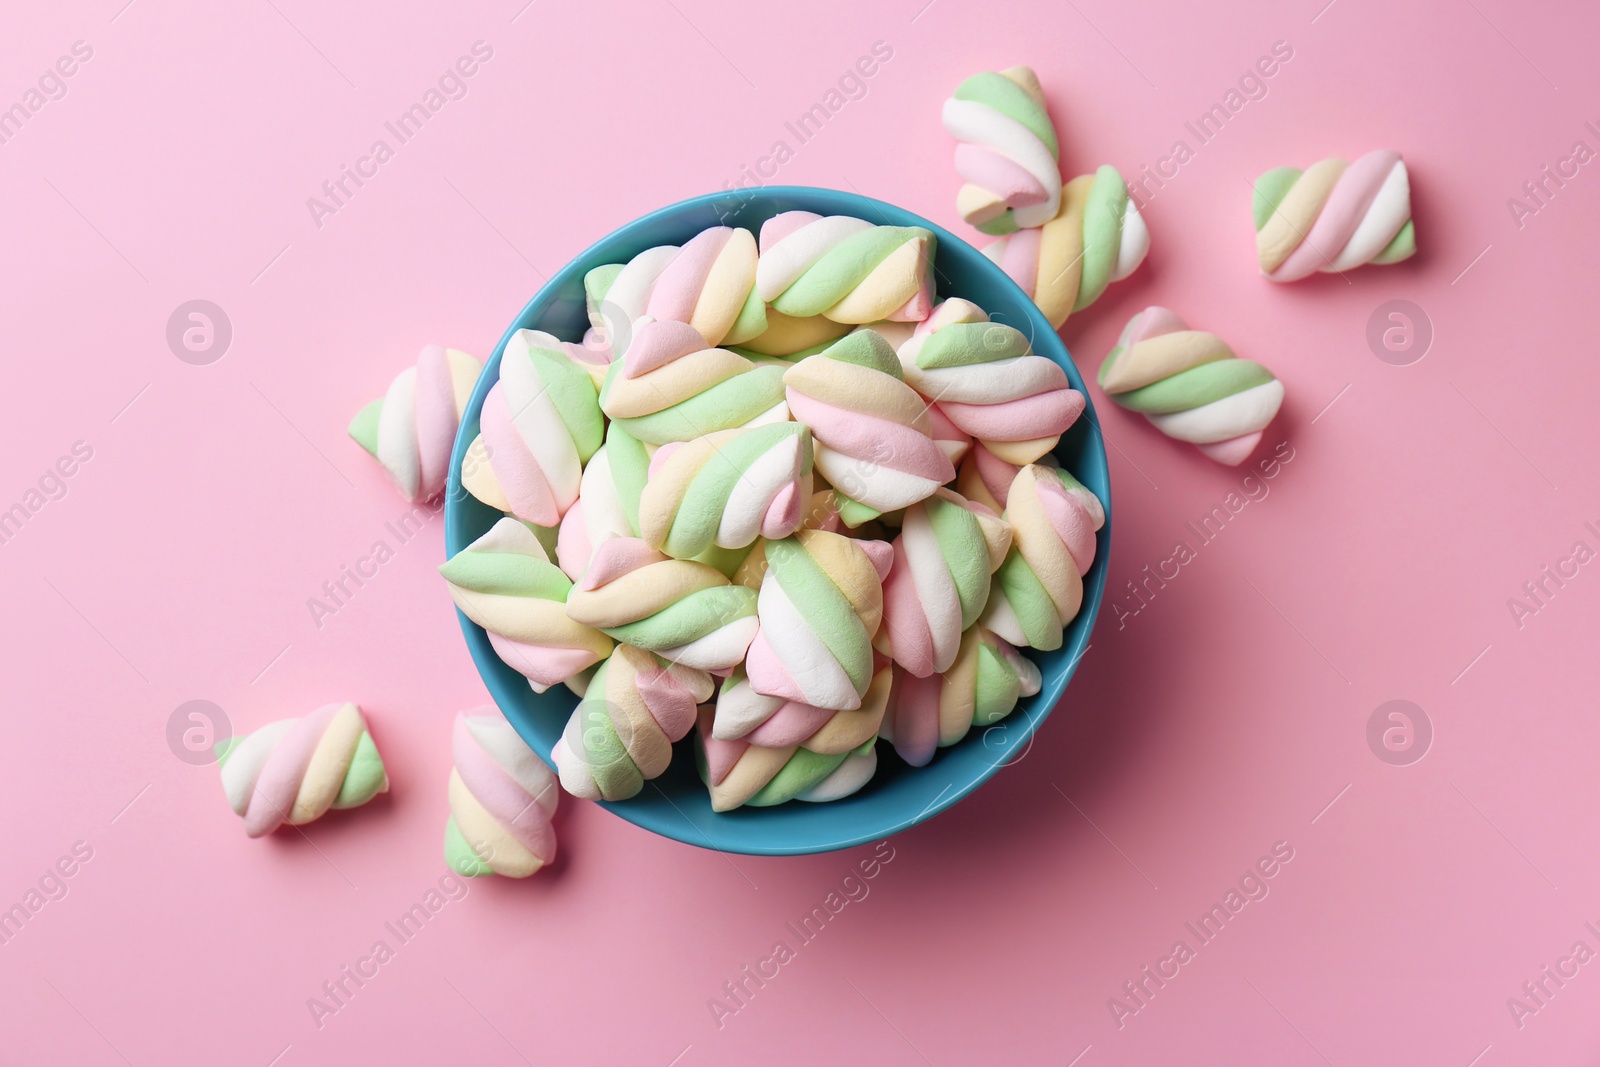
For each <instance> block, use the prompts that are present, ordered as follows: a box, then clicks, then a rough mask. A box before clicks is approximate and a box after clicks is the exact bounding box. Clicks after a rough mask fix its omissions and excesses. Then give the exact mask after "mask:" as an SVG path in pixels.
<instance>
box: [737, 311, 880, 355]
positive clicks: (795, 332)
mask: <svg viewBox="0 0 1600 1067" xmlns="http://www.w3.org/2000/svg"><path fill="white" fill-rule="evenodd" d="M857 328H858V329H859V328H860V327H857ZM908 328H909V327H908ZM849 332H850V325H849V324H848V323H843V322H834V321H833V320H832V319H830V318H828V317H827V316H826V315H809V316H807V317H805V318H801V319H797V318H794V317H792V316H789V315H785V314H783V313H782V312H781V311H772V310H769V311H768V312H767V328H766V330H765V331H763V332H762V333H761V334H759V335H758V336H756V337H752V338H751V339H750V340H748V341H746V342H744V343H743V344H738V345H729V346H728V348H729V349H730V350H732V351H734V352H737V353H739V355H741V356H744V357H745V358H746V359H748V360H750V361H752V362H754V363H761V362H762V361H771V360H777V359H781V360H785V361H787V362H790V363H793V362H796V361H798V360H802V359H804V358H805V357H807V356H809V355H811V354H812V353H814V352H821V351H822V350H823V349H824V348H827V347H828V346H829V345H831V344H832V343H833V342H835V341H837V340H838V339H839V338H841V337H843V336H844V335H845V334H847V333H849Z"/></svg>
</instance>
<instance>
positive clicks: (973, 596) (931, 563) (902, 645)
mask: <svg viewBox="0 0 1600 1067" xmlns="http://www.w3.org/2000/svg"><path fill="white" fill-rule="evenodd" d="M1010 548H1011V527H1009V526H1007V525H1006V524H1005V523H1004V522H1002V521H1001V519H1000V517H999V516H998V515H996V514H995V513H994V512H992V511H990V510H989V509H988V508H986V507H984V506H983V505H982V504H976V503H973V502H972V501H969V500H965V499H963V498H962V497H960V496H957V495H956V494H955V493H952V492H950V491H949V490H948V489H940V490H939V491H938V492H937V493H935V494H934V495H933V496H930V497H929V498H928V499H926V500H922V501H918V502H917V503H915V504H913V505H911V506H910V507H909V508H907V509H906V511H905V517H904V519H903V520H902V522H901V526H900V536H899V537H897V538H895V539H894V565H893V567H892V568H890V571H889V577H888V578H887V579H885V580H884V583H883V625H882V626H880V627H879V628H878V634H877V637H876V638H875V639H874V641H873V644H874V645H875V647H876V648H877V649H878V651H880V652H882V653H883V654H884V655H886V656H889V657H891V658H892V659H893V660H894V661H895V663H897V664H899V665H900V666H901V667H902V668H904V669H905V670H906V672H907V673H909V674H912V675H915V676H916V677H918V678H926V677H928V676H929V675H931V674H935V673H939V674H942V673H944V672H945V671H947V670H949V669H950V664H951V663H953V662H955V658H956V651H957V649H958V648H959V647H960V645H961V635H962V633H963V632H965V631H966V629H967V628H968V627H970V626H971V625H972V624H973V623H975V622H977V621H978V616H979V614H981V613H982V611H983V608H984V605H985V604H987V603H988V601H989V577H990V575H991V574H993V573H994V570H995V568H996V567H998V566H1000V563H1001V561H1002V560H1004V559H1005V558H1006V552H1007V551H1008V550H1009V549H1010Z"/></svg>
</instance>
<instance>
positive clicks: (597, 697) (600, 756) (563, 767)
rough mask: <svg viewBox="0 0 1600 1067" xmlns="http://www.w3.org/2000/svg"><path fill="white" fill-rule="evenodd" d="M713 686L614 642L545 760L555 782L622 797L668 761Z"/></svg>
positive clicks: (579, 791) (590, 795)
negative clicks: (549, 762) (551, 764)
mask: <svg viewBox="0 0 1600 1067" xmlns="http://www.w3.org/2000/svg"><path fill="white" fill-rule="evenodd" d="M713 688H714V686H713V683H712V681H711V676H710V675H709V674H707V673H706V672H704V671H701V670H695V669H694V668H692V667H685V666H682V665H681V664H663V663H662V662H661V661H660V660H659V659H657V658H656V657H655V656H653V655H651V654H650V653H649V652H646V651H644V650H643V649H640V648H635V647H633V646H632V645H618V646H617V650H616V652H615V653H613V654H612V656H611V658H610V659H608V660H606V661H605V662H604V663H602V664H601V665H600V669H599V670H598V671H596V672H595V675H594V677H593V678H592V679H590V681H589V687H588V689H586V690H585V691H584V694H583V699H582V700H581V701H579V703H578V706H577V708H576V709H575V710H574V711H573V713H572V718H570V719H568V720H567V726H566V729H565V730H563V731H562V734H561V739H560V740H559V741H557V742H556V747H555V751H554V752H552V753H551V758H552V759H553V760H555V764H556V768H557V769H558V770H559V771H560V772H561V785H562V787H563V788H565V789H566V791H567V792H569V793H571V794H572V795H573V796H576V797H582V798H583V799H585V800H627V799H628V798H629V797H632V796H636V795H637V794H638V792H639V790H641V789H643V788H644V783H645V782H647V781H649V780H650V779H652V778H657V777H660V776H661V774H662V773H663V772H664V771H665V770H666V769H667V765H668V764H669V763H671V762H672V743H673V742H674V741H677V740H678V739H679V738H681V737H683V736H685V735H686V734H688V732H689V731H690V730H691V729H692V728H693V727H694V723H695V712H696V709H697V708H698V707H699V705H700V704H702V703H704V702H705V701H707V700H710V699H711V693H712V690H713Z"/></svg>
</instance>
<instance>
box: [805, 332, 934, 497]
mask: <svg viewBox="0 0 1600 1067" xmlns="http://www.w3.org/2000/svg"><path fill="white" fill-rule="evenodd" d="M783 383H784V387H785V390H786V394H787V396H788V399H789V408H790V410H791V411H792V412H793V413H794V417H795V418H796V419H797V420H798V421H800V422H803V423H805V424H806V425H807V426H809V427H811V433H812V437H813V439H814V442H815V451H816V464H817V469H818V470H819V471H821V473H822V476H823V477H825V478H827V479H828V481H829V482H830V483H831V484H832V485H833V486H834V488H835V489H837V490H838V491H839V492H840V493H841V494H842V495H843V496H844V497H845V498H846V499H847V500H848V501H849V503H850V507H849V508H848V509H842V510H841V514H843V515H844V518H845V521H846V522H847V523H849V524H850V525H852V526H854V525H857V524H858V523H860V522H861V521H863V520H865V519H869V518H874V517H876V516H877V515H878V514H880V513H882V512H885V511H894V510H896V509H899V508H903V507H906V506H907V505H910V504H914V503H916V502H917V501H918V500H923V499H925V498H927V497H928V496H931V495H932V493H933V491H934V490H935V489H937V488H939V486H941V485H943V484H944V483H945V482H948V481H950V480H951V479H952V478H954V477H955V473H956V472H955V466H954V465H953V464H952V463H951V462H950V458H949V456H947V455H946V454H945V452H944V450H943V449H941V448H940V447H939V445H938V444H936V443H935V442H934V440H933V437H932V432H933V425H932V419H931V417H930V415H929V413H928V405H927V402H926V401H924V400H923V399H922V398H921V397H920V396H918V395H917V393H916V390H914V389H912V388H911V387H910V386H909V385H907V384H906V383H905V381H904V372H903V371H902V370H901V369H900V362H899V360H897V359H896V358H895V354H894V351H893V350H892V349H891V348H890V347H889V343H888V342H887V341H885V340H884V339H883V338H882V337H881V336H880V335H878V334H877V333H875V332H872V331H870V330H867V331H863V332H861V333H852V334H850V335H848V336H846V337H843V338H840V339H839V340H838V341H836V342H834V344H833V345H831V346H830V347H829V348H828V349H827V351H825V352H819V353H818V354H816V355H814V356H808V357H806V358H805V359H803V360H801V361H800V362H799V363H797V364H795V365H794V366H793V367H791V368H789V370H788V371H787V372H785V374H784V376H783Z"/></svg>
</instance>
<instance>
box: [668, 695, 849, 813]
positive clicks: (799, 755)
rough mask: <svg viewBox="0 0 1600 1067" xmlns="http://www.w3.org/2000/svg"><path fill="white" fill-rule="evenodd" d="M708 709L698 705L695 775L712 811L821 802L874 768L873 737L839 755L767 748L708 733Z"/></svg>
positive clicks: (845, 790)
mask: <svg viewBox="0 0 1600 1067" xmlns="http://www.w3.org/2000/svg"><path fill="white" fill-rule="evenodd" d="M712 721H713V712H712V709H710V708H701V709H700V727H699V730H698V732H697V734H696V737H697V739H698V740H699V753H698V755H699V762H700V777H701V779H702V780H703V781H704V782H705V783H706V787H707V788H708V789H709V790H710V793H711V810H712V811H732V810H733V809H735V808H739V807H744V806H746V805H749V806H750V807H758V808H762V807H770V806H772V805H774V804H785V803H788V802H789V801H791V800H805V801H810V802H812V803H822V802H825V801H830V800H840V799H842V798H844V797H847V796H849V795H850V794H852V793H854V792H856V791H857V790H859V789H860V788H861V787H862V786H864V785H866V784H867V782H868V781H870V780H871V779H872V776H873V774H874V773H875V772H876V771H877V769H878V754H877V750H876V747H875V744H874V742H875V740H876V739H875V738H874V739H872V740H868V741H866V742H864V743H863V744H862V745H861V747H859V748H856V749H852V750H851V751H849V752H846V753H842V754H832V755H829V754H824V753H821V752H813V751H811V750H810V749H808V748H802V747H800V746H794V745H791V746H786V747H784V748H766V747H764V746H761V745H752V744H750V743H749V742H748V741H744V740H738V741H721V740H718V739H717V738H716V737H715V736H713V733H712V730H713V727H712Z"/></svg>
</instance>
